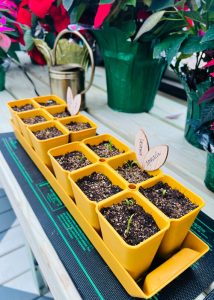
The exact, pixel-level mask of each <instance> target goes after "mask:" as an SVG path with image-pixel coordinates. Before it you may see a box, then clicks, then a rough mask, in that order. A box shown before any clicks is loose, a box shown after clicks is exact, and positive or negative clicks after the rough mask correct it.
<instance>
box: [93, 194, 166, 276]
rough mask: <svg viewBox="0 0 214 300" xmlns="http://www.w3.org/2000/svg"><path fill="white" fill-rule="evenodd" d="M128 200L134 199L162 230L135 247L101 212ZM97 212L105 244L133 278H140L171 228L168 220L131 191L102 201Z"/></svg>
mask: <svg viewBox="0 0 214 300" xmlns="http://www.w3.org/2000/svg"><path fill="white" fill-rule="evenodd" d="M127 198H133V199H134V200H135V201H136V203H137V204H138V205H140V206H141V207H142V208H143V209H144V210H145V212H147V213H149V214H150V215H152V217H153V219H154V220H155V222H156V224H157V226H158V227H159V229H160V231H158V232H157V233H156V234H154V235H152V236H151V237H149V238H148V239H147V240H145V241H143V242H141V243H139V244H138V245H135V246H132V245H129V244H127V243H126V242H125V241H124V240H123V238H122V237H121V236H120V235H119V234H118V233H117V232H116V230H115V229H114V228H113V226H112V225H111V224H110V223H109V222H108V221H107V220H106V218H105V217H104V216H103V215H102V213H101V212H100V211H101V209H102V208H105V207H110V206H112V205H113V204H118V203H120V202H122V201H123V200H125V199H127ZM96 211H97V215H98V218H99V222H100V227H101V232H102V236H103V240H104V242H105V244H106V245H107V246H108V248H109V249H110V250H111V252H112V253H113V255H114V256H115V257H116V258H117V260H118V261H119V262H120V263H121V264H122V265H123V266H124V268H125V269H126V270H127V271H128V272H129V273H130V274H131V276H132V277H133V278H134V279H137V278H139V277H140V276H141V275H142V274H143V273H145V272H146V270H147V269H148V268H149V266H150V265H151V263H152V261H153V258H154V256H155V254H156V252H157V250H158V247H159V245H160V243H161V241H162V239H163V237H164V234H165V232H166V231H167V229H168V228H169V221H168V219H167V218H166V217H165V216H164V215H163V214H161V213H160V212H159V210H158V209H157V208H156V207H154V206H153V205H152V204H151V203H150V202H149V201H148V200H146V199H145V198H144V197H141V196H140V195H139V194H138V193H137V192H130V191H124V192H123V193H120V194H117V195H115V196H112V197H111V198H109V199H108V200H105V201H101V202H100V203H98V205H97V207H96Z"/></svg>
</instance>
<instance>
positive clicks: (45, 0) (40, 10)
mask: <svg viewBox="0 0 214 300" xmlns="http://www.w3.org/2000/svg"><path fill="white" fill-rule="evenodd" d="M54 1H55V0H39V1H38V0H29V4H28V5H29V9H30V10H31V11H32V12H33V13H34V14H35V15H36V16H37V17H39V18H44V17H45V16H46V14H47V13H48V11H49V9H50V8H51V5H52V3H53V2H54Z"/></svg>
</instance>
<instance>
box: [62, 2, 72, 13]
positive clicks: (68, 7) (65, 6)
mask: <svg viewBox="0 0 214 300" xmlns="http://www.w3.org/2000/svg"><path fill="white" fill-rule="evenodd" d="M73 2H74V0H62V4H63V6H64V8H65V9H66V10H67V11H68V10H69V9H70V8H71V5H72V4H73Z"/></svg>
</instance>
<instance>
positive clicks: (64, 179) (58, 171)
mask: <svg viewBox="0 0 214 300" xmlns="http://www.w3.org/2000/svg"><path fill="white" fill-rule="evenodd" d="M73 151H79V152H81V153H82V154H83V155H85V156H86V158H87V159H88V160H89V161H90V162H91V163H95V162H97V157H96V156H95V155H94V154H93V153H91V151H88V148H87V147H86V146H85V145H84V144H83V143H81V142H73V143H70V144H67V145H62V146H59V147H56V148H52V149H50V150H49V151H48V155H49V157H50V159H51V163H52V166H53V170H54V173H55V175H56V178H57V180H58V181H59V183H60V184H61V186H62V187H63V189H64V190H65V192H66V193H67V194H68V195H69V196H71V197H72V198H74V195H73V191H72V188H71V183H70V181H69V179H68V175H69V174H70V173H72V172H69V171H67V170H65V169H63V168H62V167H61V165H60V164H59V163H58V162H57V160H56V159H55V156H59V155H64V154H66V153H69V152H73ZM81 169H83V168H81Z"/></svg>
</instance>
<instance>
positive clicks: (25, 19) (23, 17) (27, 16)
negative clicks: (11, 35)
mask: <svg viewBox="0 0 214 300" xmlns="http://www.w3.org/2000/svg"><path fill="white" fill-rule="evenodd" d="M25 5H28V0H23V1H22V2H21V4H20V6H19V10H18V13H17V19H16V21H17V22H19V23H21V24H25V25H28V26H29V27H30V26H31V13H30V12H29V11H28V10H27V9H25V8H23V7H24V6H25Z"/></svg>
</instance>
